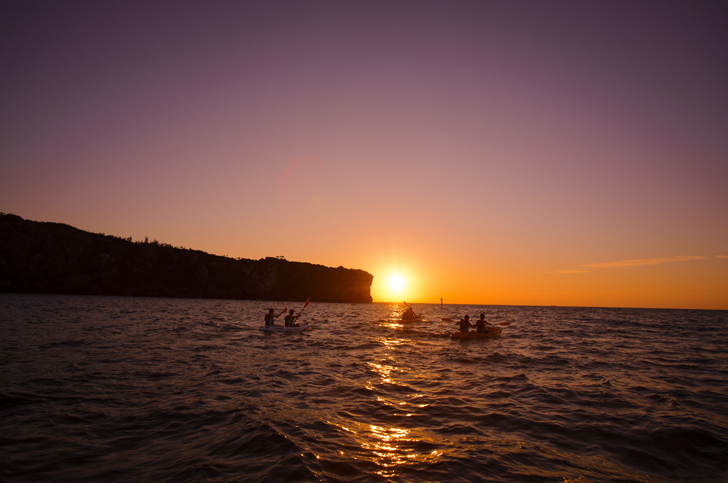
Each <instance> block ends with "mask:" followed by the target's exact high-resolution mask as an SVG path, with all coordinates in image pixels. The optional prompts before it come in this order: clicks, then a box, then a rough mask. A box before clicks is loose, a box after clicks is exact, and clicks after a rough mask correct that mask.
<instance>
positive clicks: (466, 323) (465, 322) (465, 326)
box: [460, 314, 475, 332]
mask: <svg viewBox="0 0 728 483" xmlns="http://www.w3.org/2000/svg"><path fill="white" fill-rule="evenodd" d="M470 327H475V326H474V325H473V324H471V323H470V316H469V315H467V314H465V317H463V318H462V319H460V332H470Z"/></svg>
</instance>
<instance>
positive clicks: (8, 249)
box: [0, 213, 373, 302]
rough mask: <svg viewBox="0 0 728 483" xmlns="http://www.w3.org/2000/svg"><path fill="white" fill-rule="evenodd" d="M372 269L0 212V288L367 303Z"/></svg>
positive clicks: (78, 292)
mask: <svg viewBox="0 0 728 483" xmlns="http://www.w3.org/2000/svg"><path fill="white" fill-rule="evenodd" d="M372 279H373V277H372V275H371V274H369V273H367V272H365V271H363V270H354V269H346V268H343V267H339V268H329V267H324V266H322V265H313V264H310V263H299V262H289V261H286V260H282V259H278V258H265V259H261V260H245V259H238V260H236V259H233V258H228V257H220V256H217V255H210V254H209V253H205V252H201V251H198V250H187V249H184V248H174V247H172V246H169V245H165V244H160V243H158V242H156V241H154V242H151V243H148V242H132V241H131V239H122V238H118V237H114V236H109V235H100V234H94V233H88V232H85V231H82V230H79V229H77V228H73V227H72V226H68V225H64V224H60V223H45V222H36V221H29V220H24V219H23V218H21V217H19V216H16V215H11V214H4V213H0V291H2V292H29V293H57V294H84V295H131V296H148V297H190V298H221V299H246V300H290V301H302V300H306V297H309V296H310V297H311V300H313V301H316V302H371V301H372V297H371V294H370V288H371V284H372Z"/></svg>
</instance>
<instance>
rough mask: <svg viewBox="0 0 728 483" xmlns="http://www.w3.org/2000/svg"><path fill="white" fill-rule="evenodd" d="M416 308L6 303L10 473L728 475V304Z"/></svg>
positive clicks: (341, 478) (537, 477) (3, 361)
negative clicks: (479, 330) (471, 321)
mask: <svg viewBox="0 0 728 483" xmlns="http://www.w3.org/2000/svg"><path fill="white" fill-rule="evenodd" d="M410 305H411V306H412V308H413V309H414V310H415V312H417V313H422V314H424V320H423V321H421V322H415V323H410V324H406V325H402V324H400V323H398V322H397V319H398V316H399V313H401V311H402V310H403V309H404V306H403V305H401V304H380V303H375V304H328V303H317V302H316V301H312V302H311V304H310V305H309V306H308V307H307V308H306V310H304V312H303V316H302V317H301V320H300V322H307V323H311V324H312V329H311V330H309V331H306V332H299V333H264V332H261V331H259V330H258V328H259V327H260V326H262V325H263V316H264V315H265V313H266V312H267V309H268V308H269V307H274V308H276V310H281V309H283V308H284V307H285V306H287V307H288V308H294V309H296V310H300V309H301V307H302V306H303V304H302V303H301V302H295V303H292V302H257V301H237V300H198V299H195V300H192V299H160V298H129V297H91V296H88V297H84V296H62V295H25V294H0V480H1V481H3V482H59V481H74V482H92V481H93V482H98V481H104V482H106V481H108V482H116V481H118V482H148V481H154V482H158V481H159V482H167V481H168V482H199V481H203V482H266V481H268V482H277V481H302V482H372V481H374V482H376V481H381V482H440V481H441V482H473V481H489V482H490V481H492V482H561V483H565V482H627V481H631V482H726V481H728V312H726V311H699V310H649V309H616V308H573V307H513V306H486V305H444V306H441V305H434V304H433V305H428V304H410ZM465 313H468V314H469V315H470V316H471V317H474V318H477V316H478V315H479V314H480V313H485V314H486V318H487V319H488V320H489V321H490V322H491V323H493V324H495V325H498V326H501V327H504V330H503V332H502V334H501V335H500V336H498V337H495V338H492V339H465V340H456V339H452V338H450V337H448V336H447V335H448V333H449V332H452V331H454V330H457V329H456V327H457V326H456V324H453V323H451V322H445V321H443V320H442V319H443V318H452V319H455V318H456V316H458V315H463V314H465ZM279 323H280V322H279Z"/></svg>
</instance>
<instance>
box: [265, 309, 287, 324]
mask: <svg viewBox="0 0 728 483" xmlns="http://www.w3.org/2000/svg"><path fill="white" fill-rule="evenodd" d="M283 312H285V310H284V311H283ZM283 312H281V313H280V314H278V315H276V314H275V310H273V309H269V310H268V313H267V314H265V325H266V326H267V327H270V326H272V325H276V324H275V320H276V319H277V318H278V317H280V316H281V315H282V314H283Z"/></svg>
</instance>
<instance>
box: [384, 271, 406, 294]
mask: <svg viewBox="0 0 728 483" xmlns="http://www.w3.org/2000/svg"><path fill="white" fill-rule="evenodd" d="M405 285H406V284H405V280H404V277H402V275H400V274H398V273H393V274H392V275H390V276H389V280H388V281H387V286H388V287H389V290H390V292H392V294H400V293H402V290H404V287H405Z"/></svg>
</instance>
